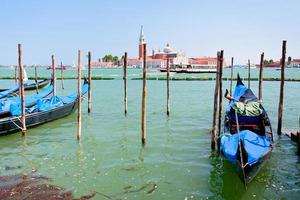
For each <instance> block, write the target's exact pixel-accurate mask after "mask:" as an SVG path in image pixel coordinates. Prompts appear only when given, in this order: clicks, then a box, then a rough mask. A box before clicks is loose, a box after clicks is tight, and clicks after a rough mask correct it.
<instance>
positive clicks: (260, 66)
mask: <svg viewBox="0 0 300 200" xmlns="http://www.w3.org/2000/svg"><path fill="white" fill-rule="evenodd" d="M264 55H265V54H264V53H262V54H261V55H260V65H259V82H258V100H260V101H261V100H262V81H263V69H264V68H263V65H264Z"/></svg>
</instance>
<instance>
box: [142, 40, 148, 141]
mask: <svg viewBox="0 0 300 200" xmlns="http://www.w3.org/2000/svg"><path fill="white" fill-rule="evenodd" d="M143 47H144V48H143V50H144V52H143V95H142V144H145V143H146V115H147V113H146V96H147V87H146V83H147V81H146V78H147V61H146V60H147V50H146V44H143Z"/></svg>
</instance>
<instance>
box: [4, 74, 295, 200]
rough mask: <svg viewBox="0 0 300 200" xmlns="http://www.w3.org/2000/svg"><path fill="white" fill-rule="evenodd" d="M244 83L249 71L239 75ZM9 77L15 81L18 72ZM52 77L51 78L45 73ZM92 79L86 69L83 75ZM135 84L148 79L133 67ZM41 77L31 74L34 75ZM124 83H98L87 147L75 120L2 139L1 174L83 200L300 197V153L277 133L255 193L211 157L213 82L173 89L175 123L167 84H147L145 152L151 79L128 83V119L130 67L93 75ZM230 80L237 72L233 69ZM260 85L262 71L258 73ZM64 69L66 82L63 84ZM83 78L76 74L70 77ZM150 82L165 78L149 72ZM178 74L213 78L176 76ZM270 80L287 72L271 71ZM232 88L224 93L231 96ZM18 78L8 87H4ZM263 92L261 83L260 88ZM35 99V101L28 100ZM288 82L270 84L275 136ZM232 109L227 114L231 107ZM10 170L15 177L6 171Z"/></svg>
mask: <svg viewBox="0 0 300 200" xmlns="http://www.w3.org/2000/svg"><path fill="white" fill-rule="evenodd" d="M237 72H239V73H240V74H241V76H243V77H244V78H246V77H247V70H246V69H243V68H237V69H235V73H237ZM0 73H1V77H5V76H13V74H14V72H13V70H12V69H10V68H5V69H0ZM38 73H39V75H41V76H49V74H50V71H49V70H45V69H44V70H39V72H38ZM84 73H86V71H85V72H84ZM128 73H129V77H130V78H133V77H141V70H139V69H130V70H129V72H128ZM286 73H287V74H286V76H287V77H289V78H299V77H300V70H297V69H287V70H286ZM33 74H34V70H33V69H30V70H28V75H29V76H33ZM93 74H95V75H98V76H102V77H113V78H115V80H98V81H96V80H95V81H93V82H92V112H91V113H90V114H88V113H87V101H86V99H84V101H83V109H82V110H83V115H82V140H81V141H80V142H79V143H78V142H77V140H76V119H77V118H76V117H77V114H76V113H74V114H71V115H70V116H68V117H65V118H63V119H59V120H56V121H53V122H50V123H47V124H44V125H41V126H38V127H35V128H31V129H29V130H28V131H27V136H26V139H25V140H22V136H21V133H20V132H19V133H14V134H10V135H5V136H1V137H0V157H1V159H0V174H1V175H2V176H3V175H14V174H20V173H26V174H29V173H31V172H32V171H35V173H37V174H40V175H43V176H47V177H49V178H51V179H52V182H51V184H55V185H58V186H62V187H64V188H66V189H67V190H70V191H73V192H74V195H75V197H79V196H81V195H85V194H89V193H91V192H94V191H96V192H97V194H96V196H95V197H94V199H174V200H176V199H178V200H180V199H182V200H184V199H231V200H232V199H297V198H299V196H300V160H299V158H298V157H297V156H296V150H297V147H296V145H295V144H293V143H292V142H291V141H290V139H288V138H287V137H285V136H281V137H278V136H277V135H276V134H275V136H276V137H275V139H276V140H275V147H274V151H273V152H272V154H271V157H270V159H269V160H268V161H267V162H266V163H265V165H264V167H263V168H262V170H261V171H260V173H259V174H258V175H257V177H256V178H255V179H254V180H253V181H252V182H251V183H250V184H249V185H248V188H247V190H246V189H245V188H244V185H243V183H242V182H241V180H240V179H239V177H238V176H237V175H236V173H235V170H234V168H233V167H232V166H231V165H230V164H229V163H228V162H227V161H225V160H224V158H223V157H222V156H217V155H212V154H211V150H210V129H211V126H212V111H213V92H214V81H171V82H170V92H171V95H170V96H171V111H170V112H171V113H170V116H169V117H167V115H166V82H165V81H158V80H149V81H147V92H148V93H147V143H146V145H145V146H144V147H143V146H142V145H141V126H140V125H141V94H142V81H140V80H128V114H127V116H125V115H124V105H123V81H122V69H111V70H103V69H102V70H93ZM224 74H225V75H224V76H225V77H229V74H230V69H225V72H224ZM252 74H253V77H258V70H257V69H253V70H252ZM59 75H60V74H59V71H58V72H57V76H59ZM65 76H68V77H72V76H74V77H76V70H67V71H65ZM149 76H165V74H161V73H159V72H157V71H156V70H154V69H152V70H150V74H149ZM172 76H191V77H198V76H203V77H205V76H207V77H214V76H215V75H214V74H208V75H207V74H206V75H204V74H201V75H175V74H172ZM265 77H280V71H276V70H272V69H269V70H265ZM229 83H230V82H229V81H225V82H224V88H229ZM12 85H14V81H13V80H0V86H1V88H4V87H11V86H12ZM76 86H77V81H76V80H65V90H64V91H62V90H61V87H60V81H57V89H58V94H64V95H67V94H70V93H72V92H73V91H74V90H76ZM251 87H252V88H253V91H254V93H256V94H257V87H258V82H257V81H253V82H252V83H251ZM28 94H29V93H28ZM284 95H285V96H284V114H283V126H284V127H288V128H294V127H295V128H299V117H300V101H299V99H300V82H286V83H285V94H284ZM278 96H279V82H278V81H277V82H275V81H266V82H264V83H263V104H264V107H265V109H266V110H267V111H268V114H269V116H270V119H271V122H272V125H273V128H274V129H275V133H276V127H277V124H276V121H277V109H278ZM224 101H225V103H224V104H225V105H224V108H225V106H226V100H224ZM8 167H9V169H10V170H7V169H8Z"/></svg>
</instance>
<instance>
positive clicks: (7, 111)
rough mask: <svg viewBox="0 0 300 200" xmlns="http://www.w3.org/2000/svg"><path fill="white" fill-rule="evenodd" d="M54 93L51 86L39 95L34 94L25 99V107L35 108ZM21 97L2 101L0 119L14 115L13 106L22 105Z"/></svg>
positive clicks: (0, 101)
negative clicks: (41, 100)
mask: <svg viewBox="0 0 300 200" xmlns="http://www.w3.org/2000/svg"><path fill="white" fill-rule="evenodd" d="M52 92H53V85H52V84H49V86H48V87H47V88H45V89H44V90H41V91H40V92H39V93H37V94H32V95H31V96H29V97H25V106H26V107H27V108H29V107H32V106H34V105H35V104H36V103H37V101H38V100H39V99H42V98H46V97H48V96H49V95H50V94H51V93H52ZM20 101H21V100H20V98H19V97H9V98H7V99H5V100H0V118H3V117H8V116H11V115H12V114H13V112H14V111H13V110H12V109H13V105H14V104H18V103H20Z"/></svg>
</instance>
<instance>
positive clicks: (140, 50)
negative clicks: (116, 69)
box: [139, 26, 146, 59]
mask: <svg viewBox="0 0 300 200" xmlns="http://www.w3.org/2000/svg"><path fill="white" fill-rule="evenodd" d="M144 44H146V41H145V36H144V32H143V26H141V32H140V41H139V59H142V58H143V55H144Z"/></svg>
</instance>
